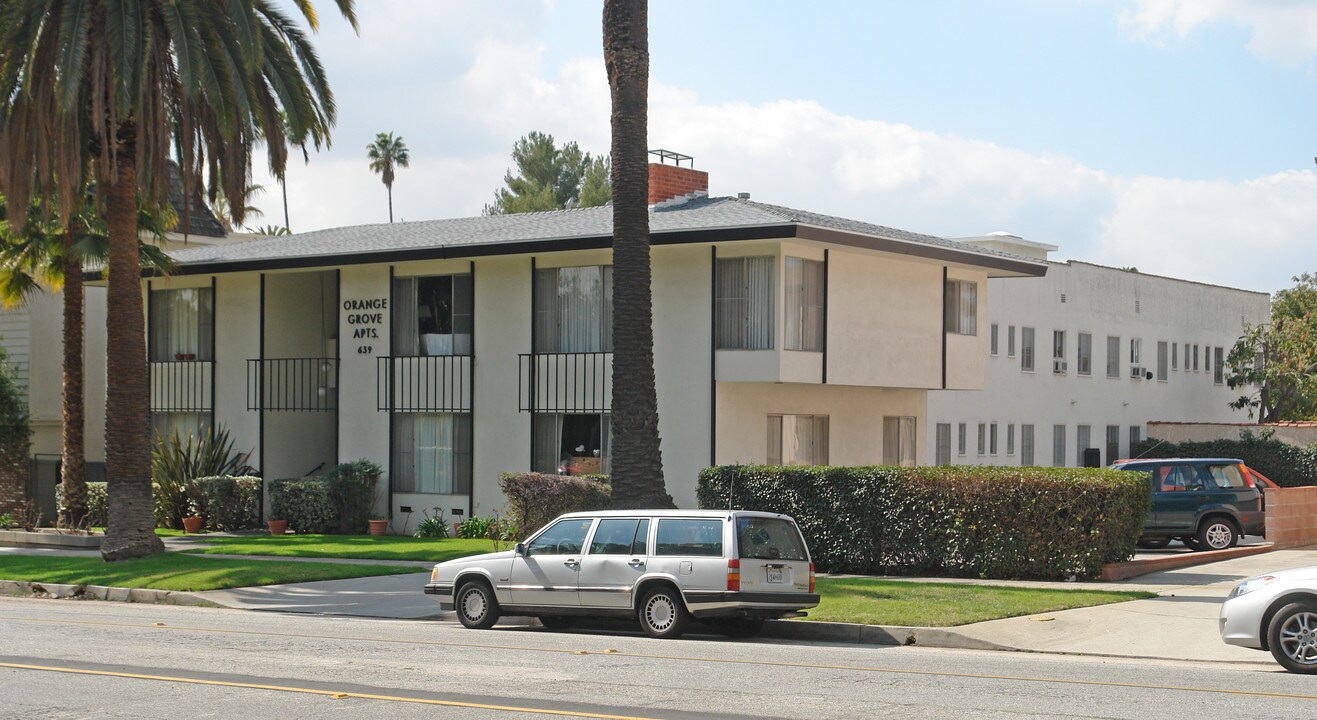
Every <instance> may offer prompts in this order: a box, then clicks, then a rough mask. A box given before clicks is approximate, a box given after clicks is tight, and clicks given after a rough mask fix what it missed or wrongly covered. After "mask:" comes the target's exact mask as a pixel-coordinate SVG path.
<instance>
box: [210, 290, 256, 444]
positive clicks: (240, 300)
mask: <svg viewBox="0 0 1317 720" xmlns="http://www.w3.org/2000/svg"><path fill="white" fill-rule="evenodd" d="M260 293H261V276H260V274H259V273H235V274H225V275H219V276H216V278H215V387H216V388H218V389H219V392H217V393H215V404H214V412H215V424H216V425H217V426H219V427H223V428H224V429H225V430H227V431H228V432H229V437H230V438H231V439H232V440H233V447H234V448H235V449H237V450H239V451H241V452H247V453H250V455H249V456H248V460H247V462H248V464H250V465H252V466H253V467H256V466H258V465H259V464H260V457H261V432H260V428H261V425H260V417H259V415H258V413H257V412H256V411H253V410H248V409H247V393H248V388H247V361H248V360H254V359H256V358H259V357H260V352H261V344H260V343H261V317H260V310H261V304H260Z"/></svg>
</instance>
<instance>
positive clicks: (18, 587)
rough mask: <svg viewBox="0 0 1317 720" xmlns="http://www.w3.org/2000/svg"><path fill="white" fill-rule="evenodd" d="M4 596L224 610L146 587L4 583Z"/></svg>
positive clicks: (184, 595)
mask: <svg viewBox="0 0 1317 720" xmlns="http://www.w3.org/2000/svg"><path fill="white" fill-rule="evenodd" d="M0 595H7V596H10V597H23V596H27V597H34V598H50V599H55V600H109V601H112V602H130V603H156V604H161V605H191V606H193V607H223V606H222V605H220V604H218V603H214V602H211V601H209V600H203V599H202V598H199V597H197V596H196V595H193V594H191V593H185V592H176V591H173V590H148V589H145V588H121V587H107V586H105V585H59V584H55V583H39V582H17V581H14V580H0Z"/></svg>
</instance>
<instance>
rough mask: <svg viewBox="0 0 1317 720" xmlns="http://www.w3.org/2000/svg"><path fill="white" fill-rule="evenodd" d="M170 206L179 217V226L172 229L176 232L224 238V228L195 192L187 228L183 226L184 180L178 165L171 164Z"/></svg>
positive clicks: (199, 194) (188, 214)
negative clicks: (179, 172)
mask: <svg viewBox="0 0 1317 720" xmlns="http://www.w3.org/2000/svg"><path fill="white" fill-rule="evenodd" d="M169 206H170V207H172V208H173V209H174V213H175V214H177V215H178V226H175V227H173V228H171V229H172V230H173V231H174V232H179V233H183V234H185V235H203V236H205V237H224V236H225V235H227V233H225V232H224V226H223V225H220V222H219V220H216V219H215V214H214V213H212V212H211V211H210V208H209V207H207V206H206V203H204V202H202V200H201V193H199V192H193V193H192V200H191V202H189V203H188V206H187V216H188V217H187V227H186V228H183V227H181V226H182V225H183V179H182V178H180V177H179V174H178V165H176V164H174V163H173V162H170V163H169Z"/></svg>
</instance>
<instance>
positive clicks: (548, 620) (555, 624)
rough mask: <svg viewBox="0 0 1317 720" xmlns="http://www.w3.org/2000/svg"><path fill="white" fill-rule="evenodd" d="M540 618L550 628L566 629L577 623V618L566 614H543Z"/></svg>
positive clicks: (542, 623)
mask: <svg viewBox="0 0 1317 720" xmlns="http://www.w3.org/2000/svg"><path fill="white" fill-rule="evenodd" d="M539 620H540V624H541V625H543V626H544V627H545V628H547V629H549V630H566V629H567V628H570V627H571V626H573V625H575V624H576V618H574V617H567V616H566V615H541V616H540V617H539Z"/></svg>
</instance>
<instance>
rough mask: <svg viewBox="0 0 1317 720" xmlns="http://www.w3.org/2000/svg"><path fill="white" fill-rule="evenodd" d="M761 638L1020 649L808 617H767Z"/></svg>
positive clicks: (938, 631)
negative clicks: (800, 618) (776, 618)
mask: <svg viewBox="0 0 1317 720" xmlns="http://www.w3.org/2000/svg"><path fill="white" fill-rule="evenodd" d="M760 637H766V638H774V639H779V640H812V641H815V642H835V643H855V644H858V645H917V646H923V647H935V648H957V649H961V650H1012V651H1018V650H1020V648H1016V647H1011V646H1009V645H999V644H997V643H994V642H988V641H986V640H980V639H978V638H974V637H970V636H968V635H964V634H962V633H959V632H956V631H955V630H948V629H947V628H931V627H896V626H886V625H860V624H856V623H833V622H812V621H809V620H769V621H767V622H765V623H764V631H763V632H762V633H760Z"/></svg>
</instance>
